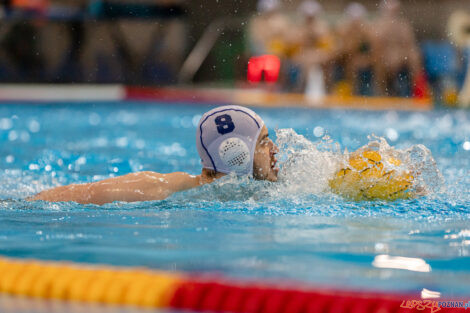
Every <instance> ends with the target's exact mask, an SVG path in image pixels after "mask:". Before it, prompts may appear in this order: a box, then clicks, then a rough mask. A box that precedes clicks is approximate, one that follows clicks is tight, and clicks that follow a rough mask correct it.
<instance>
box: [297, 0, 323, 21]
mask: <svg viewBox="0 0 470 313" xmlns="http://www.w3.org/2000/svg"><path fill="white" fill-rule="evenodd" d="M297 10H298V12H299V14H300V15H301V16H304V17H305V18H315V17H317V16H318V15H320V14H321V13H323V7H322V5H321V4H320V3H319V2H318V1H313V0H305V1H303V2H302V3H301V4H300V5H299V7H298V8H297Z"/></svg>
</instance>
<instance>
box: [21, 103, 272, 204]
mask: <svg viewBox="0 0 470 313" xmlns="http://www.w3.org/2000/svg"><path fill="white" fill-rule="evenodd" d="M268 135H269V134H268V129H267V128H266V126H265V125H264V122H263V120H262V119H261V118H260V117H259V116H258V115H257V114H256V113H255V112H253V111H252V110H250V109H247V108H244V107H241V106H235V105H229V106H222V107H218V108H215V109H212V110H210V111H209V112H207V113H205V114H204V115H203V116H202V118H201V120H200V121H199V125H198V127H197V133H196V145H197V151H198V153H199V156H200V157H201V160H202V166H203V168H202V172H201V174H200V175H190V174H188V173H184V172H175V173H169V174H161V173H156V172H151V171H145V172H137V173H131V174H127V175H123V176H119V177H112V178H108V179H105V180H102V181H97V182H93V183H87V184H73V185H68V186H61V187H56V188H52V189H49V190H45V191H42V192H40V193H38V194H37V195H35V196H33V197H31V198H29V199H28V200H30V201H34V200H43V201H51V202H60V201H75V202H77V203H82V204H87V203H93V204H99V205H101V204H104V203H110V202H114V201H124V202H134V201H150V200H163V199H165V198H167V197H169V196H170V195H171V194H173V193H175V192H178V191H183V190H187V189H191V188H195V187H198V186H201V185H204V184H209V183H212V182H213V181H214V180H216V179H218V178H220V177H222V176H224V175H227V174H229V173H236V174H237V175H252V176H253V177H254V178H255V179H258V180H268V181H272V182H275V181H277V175H278V172H279V168H277V167H276V163H277V159H276V157H275V155H276V154H277V153H278V152H279V149H278V147H277V146H276V145H275V144H274V143H273V142H272V141H271V139H270V138H269V136H268Z"/></svg>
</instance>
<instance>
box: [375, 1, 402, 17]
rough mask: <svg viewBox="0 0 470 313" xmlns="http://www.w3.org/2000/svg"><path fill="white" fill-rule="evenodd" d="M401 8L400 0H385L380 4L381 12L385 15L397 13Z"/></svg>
mask: <svg viewBox="0 0 470 313" xmlns="http://www.w3.org/2000/svg"><path fill="white" fill-rule="evenodd" d="M400 8H401V2H400V0H383V1H382V3H381V4H380V12H381V13H382V14H385V15H396V14H398V13H399V11H400Z"/></svg>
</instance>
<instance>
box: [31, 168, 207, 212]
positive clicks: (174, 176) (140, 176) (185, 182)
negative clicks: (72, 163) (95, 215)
mask: <svg viewBox="0 0 470 313" xmlns="http://www.w3.org/2000/svg"><path fill="white" fill-rule="evenodd" d="M201 184H203V182H202V179H201V176H200V175H198V176H195V175H189V174H187V173H183V172H175V173H170V174H160V173H155V172H150V171H146V172H138V173H131V174H127V175H124V176H119V177H113V178H108V179H105V180H102V181H98V182H94V183H88V184H73V185H68V186H61V187H56V188H52V189H49V190H45V191H42V192H40V193H38V194H37V195H35V196H33V197H30V198H28V199H27V200H28V201H34V200H44V201H51V202H60V201H74V202H77V203H82V204H88V203H93V204H99V205H101V204H104V203H110V202H114V201H125V202H134V201H150V200H163V199H165V198H167V197H169V196H170V195H171V194H173V193H174V192H177V191H182V190H186V189H190V188H194V187H197V186H199V185H201Z"/></svg>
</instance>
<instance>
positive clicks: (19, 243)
mask: <svg viewBox="0 0 470 313" xmlns="http://www.w3.org/2000/svg"><path fill="white" fill-rule="evenodd" d="M210 108H211V107H209V106H196V105H182V104H179V105H175V104H164V103H133V102H116V103H100V104H94V103H73V104H72V103H69V104H67V103H63V104H60V103H56V104H28V103H15V104H1V105H0V144H1V153H0V179H1V181H2V184H1V186H0V255H3V256H9V257H18V258H36V259H43V260H70V261H75V262H88V263H106V264H113V265H125V266H147V267H151V268H158V269H165V270H172V271H185V272H194V273H201V272H203V273H209V272H210V273H217V274H222V275H224V276H229V277H235V278H238V279H246V278H250V279H253V278H255V279H258V278H259V279H263V280H267V281H273V282H277V283H281V284H282V283H285V282H289V283H300V284H305V283H306V284H308V285H312V286H320V287H323V286H325V287H334V288H340V289H355V290H357V289H360V290H374V291H377V290H378V291H393V292H405V293H406V292H409V293H412V294H416V295H419V294H420V292H421V290H422V289H423V288H426V289H429V290H432V291H438V292H441V294H442V296H444V297H465V296H468V290H469V287H470V283H469V282H470V223H469V218H470V195H469V194H470V193H469V190H470V178H469V175H468V174H469V170H470V111H464V110H443V109H437V110H434V111H431V112H411V113H410V112H393V111H388V112H382V111H380V112H372V111H371V112H369V111H348V110H310V109H294V108H289V109H259V108H255V111H256V112H257V113H259V114H260V116H261V117H262V118H263V119H264V120H265V122H266V124H267V126H268V128H269V130H270V134H271V137H273V138H276V132H277V136H278V138H277V142H278V144H279V145H280V147H281V148H282V149H283V151H284V152H282V153H281V154H280V159H281V162H280V163H281V173H280V182H278V183H269V182H259V181H253V180H250V179H247V178H237V177H230V176H229V177H225V178H223V179H221V180H220V181H218V182H216V183H214V184H212V185H207V186H203V187H201V188H198V189H193V190H189V191H186V192H183V193H179V194H175V195H173V196H172V197H170V198H168V199H166V200H163V201H153V202H141V203H112V204H107V205H104V206H95V205H79V204H76V203H46V202H27V201H25V200H23V199H24V198H25V197H27V196H30V195H33V194H34V193H36V192H39V191H41V190H44V189H47V188H50V187H54V186H58V185H63V184H70V183H82V182H90V181H96V180H100V179H104V178H107V177H111V176H117V175H122V174H126V173H129V172H134V171H143V170H151V171H157V172H162V173H167V172H173V171H185V172H189V173H191V174H198V173H200V169H201V166H200V161H199V157H198V155H197V152H196V145H195V131H196V125H197V122H198V121H199V118H200V117H201V115H202V114H203V113H204V112H205V111H207V110H209V109H210ZM372 134H374V135H376V136H377V137H378V138H379V139H374V138H373V137H370V138H368V136H370V135H372ZM380 138H383V139H385V140H387V141H388V144H390V145H392V146H394V147H395V148H396V149H400V150H401V151H405V150H406V149H413V148H412V147H415V148H416V147H421V148H423V147H422V146H417V145H424V146H425V147H426V148H427V149H429V152H430V154H429V155H427V157H428V160H431V161H432V158H431V154H432V157H433V158H434V160H435V165H434V166H435V167H434V168H433V165H429V164H427V165H426V164H424V163H423V162H424V161H423V159H418V160H415V161H414V162H415V163H416V164H414V165H417V166H424V167H429V166H430V167H431V172H432V173H430V174H429V176H428V177H425V178H426V180H425V181H424V184H427V185H428V186H427V187H429V188H428V193H427V195H425V196H422V197H418V198H415V199H411V200H397V201H394V202H385V201H369V202H366V201H363V202H354V201H350V200H346V199H343V198H342V197H340V196H338V195H335V194H333V193H331V192H329V190H328V188H327V181H328V175H331V173H330V172H331V171H330V167H329V166H328V164H330V163H329V157H332V158H333V159H334V158H338V157H340V156H341V155H342V154H343V153H344V150H345V149H347V150H348V151H353V150H355V149H357V148H359V147H361V146H363V145H366V144H368V143H369V142H370V141H374V140H381V139H380ZM423 149H425V148H423ZM423 151H424V150H423ZM426 151H427V150H426ZM293 155H294V156H299V155H301V157H300V158H299V159H298V160H300V161H299V162H290V163H289V160H290V161H292V156H293ZM289 158H290V159H289ZM283 162H284V163H283ZM420 162H421V163H423V164H421V163H420ZM288 163H289V165H288V166H287V164H288ZM283 167H284V168H283ZM428 169H429V168H428ZM381 255H386V256H389V257H390V258H392V257H408V258H414V259H415V261H416V260H419V262H421V263H419V264H421V265H420V266H418V267H408V268H393V267H394V266H392V265H390V262H386V260H385V261H384V258H388V257H384V256H381ZM407 260H408V259H407ZM407 262H408V261H407ZM392 263H393V262H392ZM405 263H406V262H405ZM394 264H396V263H394Z"/></svg>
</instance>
